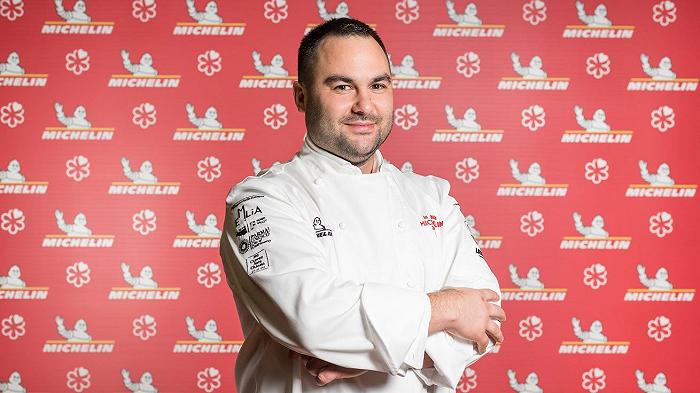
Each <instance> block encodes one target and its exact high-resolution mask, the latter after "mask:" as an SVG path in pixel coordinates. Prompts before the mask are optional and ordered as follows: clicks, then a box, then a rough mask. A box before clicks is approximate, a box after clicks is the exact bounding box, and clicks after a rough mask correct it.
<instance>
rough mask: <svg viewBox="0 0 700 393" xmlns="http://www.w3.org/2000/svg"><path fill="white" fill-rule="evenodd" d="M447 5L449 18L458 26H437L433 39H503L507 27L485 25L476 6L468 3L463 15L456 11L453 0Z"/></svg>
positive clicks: (449, 0)
mask: <svg viewBox="0 0 700 393" xmlns="http://www.w3.org/2000/svg"><path fill="white" fill-rule="evenodd" d="M445 5H446V6H447V16H448V17H449V18H450V20H452V22H454V23H456V24H454V25H437V26H435V29H434V30H433V37H491V38H500V37H503V33H504V31H505V26H504V25H484V24H483V22H482V21H481V18H479V15H478V9H477V7H476V4H474V3H468V4H467V5H466V7H464V12H462V13H458V12H457V11H456V10H455V3H454V1H452V0H447V1H446V2H445Z"/></svg>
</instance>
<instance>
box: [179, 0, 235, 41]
mask: <svg viewBox="0 0 700 393" xmlns="http://www.w3.org/2000/svg"><path fill="white" fill-rule="evenodd" d="M185 6H186V7H187V14H188V15H189V17H190V19H191V20H192V21H194V22H178V23H176V24H175V27H174V28H173V35H206V36H240V35H243V33H245V28H246V24H245V23H224V19H223V18H222V17H221V16H220V15H219V6H218V4H217V3H216V2H215V1H208V2H207V3H206V5H205V6H204V10H202V11H198V10H197V7H196V6H195V3H194V0H185Z"/></svg>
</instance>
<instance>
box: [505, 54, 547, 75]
mask: <svg viewBox="0 0 700 393" xmlns="http://www.w3.org/2000/svg"><path fill="white" fill-rule="evenodd" d="M510 59H511V61H512V62H513V69H514V70H515V72H516V73H518V75H520V76H521V77H523V79H545V78H547V73H546V72H544V70H543V69H542V58H541V57H539V56H533V57H532V59H530V64H528V66H527V67H523V66H522V65H521V64H520V56H519V55H518V54H517V53H515V52H513V53H511V54H510Z"/></svg>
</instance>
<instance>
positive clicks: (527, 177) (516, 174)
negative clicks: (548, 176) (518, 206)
mask: <svg viewBox="0 0 700 393" xmlns="http://www.w3.org/2000/svg"><path fill="white" fill-rule="evenodd" d="M510 170H511V173H512V174H513V178H514V179H515V180H517V181H519V182H520V185H523V186H541V185H543V184H545V181H544V177H542V167H541V166H540V164H539V163H537V162H533V163H532V164H530V167H529V168H528V169H527V173H521V172H520V169H519V168H518V161H515V160H510Z"/></svg>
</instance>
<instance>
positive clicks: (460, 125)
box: [445, 105, 481, 131]
mask: <svg viewBox="0 0 700 393" xmlns="http://www.w3.org/2000/svg"><path fill="white" fill-rule="evenodd" d="M445 113H446V114H447V122H448V123H450V125H451V126H452V127H454V128H455V129H456V130H457V131H481V124H479V123H477V122H476V111H475V110H474V108H467V110H466V111H464V117H463V118H461V119H457V118H456V117H455V113H454V108H452V107H451V106H450V105H445Z"/></svg>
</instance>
